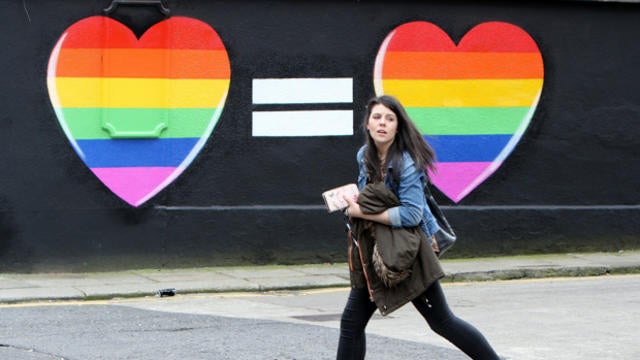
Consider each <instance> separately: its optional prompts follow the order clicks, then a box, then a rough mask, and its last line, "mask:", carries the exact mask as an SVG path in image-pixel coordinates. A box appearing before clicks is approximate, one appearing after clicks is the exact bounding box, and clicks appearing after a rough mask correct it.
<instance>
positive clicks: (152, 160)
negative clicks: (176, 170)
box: [77, 138, 199, 168]
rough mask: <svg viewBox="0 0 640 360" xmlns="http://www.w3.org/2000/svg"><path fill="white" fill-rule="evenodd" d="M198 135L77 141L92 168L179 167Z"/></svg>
mask: <svg viewBox="0 0 640 360" xmlns="http://www.w3.org/2000/svg"><path fill="white" fill-rule="evenodd" d="M198 140H199V138H171V139H115V140H77V142H78V146H79V148H80V149H81V150H82V152H83V153H84V159H83V160H84V162H85V164H86V165H87V166H88V167H90V168H101V167H136V166H173V167H175V166H178V165H180V164H181V163H182V162H183V161H184V159H185V158H186V157H187V155H188V154H189V153H190V152H191V150H192V149H193V147H194V146H195V144H196V143H197V142H198Z"/></svg>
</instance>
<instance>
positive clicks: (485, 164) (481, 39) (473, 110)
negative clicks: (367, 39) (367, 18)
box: [374, 21, 544, 203]
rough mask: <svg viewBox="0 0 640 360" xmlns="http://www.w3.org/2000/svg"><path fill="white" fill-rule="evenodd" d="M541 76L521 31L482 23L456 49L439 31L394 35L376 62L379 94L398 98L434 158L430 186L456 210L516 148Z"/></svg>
mask: <svg viewBox="0 0 640 360" xmlns="http://www.w3.org/2000/svg"><path fill="white" fill-rule="evenodd" d="M543 75H544V68H543V62H542V56H541V55H540V50H539V49H538V46H537V45H536V43H535V41H534V40H533V39H532V38H531V36H529V34H527V33H526V32H525V31H524V30H522V29H521V28H519V27H518V26H515V25H512V24H508V23H504V22H486V23H482V24H480V25H478V26H476V27H474V28H473V29H471V30H470V31H469V32H468V33H467V34H466V35H465V36H464V37H463V38H462V40H461V41H460V43H459V44H458V45H457V46H456V45H455V44H454V43H453V41H452V40H451V38H450V37H449V36H448V35H447V34H446V33H445V32H444V31H443V30H442V29H440V28H439V27H438V26H436V25H434V24H432V23H428V22H424V21H415V22H410V23H406V24H403V25H401V26H399V27H397V28H395V29H394V30H393V31H391V33H389V35H388V36H387V37H386V38H385V40H384V41H383V43H382V45H381V46H380V49H379V51H378V55H377V57H376V62H375V69H374V86H375V90H376V93H377V94H379V95H381V94H389V95H394V96H396V97H397V98H398V99H399V100H400V101H401V102H402V103H403V105H404V106H405V107H406V108H407V112H408V113H409V115H410V116H411V118H412V119H413V120H414V122H415V123H416V125H417V126H418V128H419V129H420V131H421V132H422V134H424V136H425V139H426V140H427V141H428V142H429V143H430V144H431V145H432V146H433V148H434V150H435V151H436V154H437V156H438V163H437V168H438V171H437V173H436V174H432V181H433V183H434V185H435V186H437V187H438V189H440V190H441V191H442V192H443V193H444V194H445V195H447V196H448V197H449V198H450V199H451V200H453V201H454V202H456V203H457V202H459V201H460V200H462V199H463V198H464V197H465V196H466V195H468V194H469V193H470V192H471V191H473V190H474V189H475V188H476V187H477V186H478V185H480V184H481V183H482V182H483V181H484V180H486V179H487V178H488V177H489V176H490V175H491V174H493V173H494V172H495V171H496V170H497V169H498V168H499V167H500V166H501V165H502V163H503V162H504V160H505V159H506V158H507V157H508V156H509V154H510V153H511V151H512V150H513V148H514V147H515V146H516V145H517V144H518V142H519V141H520V138H521V137H522V135H523V134H524V131H525V130H526V128H527V127H528V125H529V122H530V120H531V117H532V116H533V113H534V111H535V109H536V106H537V104H538V101H539V98H540V93H541V91H542V84H543V77H544V76H543Z"/></svg>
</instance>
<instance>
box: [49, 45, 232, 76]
mask: <svg viewBox="0 0 640 360" xmlns="http://www.w3.org/2000/svg"><path fill="white" fill-rule="evenodd" d="M230 73H231V68H230V65H229V58H228V57H227V53H226V51H224V50H174V49H74V48H72V49H67V48H63V49H62V50H61V51H60V55H59V57H58V67H57V69H56V76H58V77H132V78H170V79H228V78H229V76H230Z"/></svg>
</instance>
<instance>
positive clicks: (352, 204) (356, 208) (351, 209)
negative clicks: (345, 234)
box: [343, 195, 364, 218]
mask: <svg viewBox="0 0 640 360" xmlns="http://www.w3.org/2000/svg"><path fill="white" fill-rule="evenodd" d="M343 199H344V201H346V202H347V204H349V205H348V206H347V208H346V209H345V213H346V214H347V215H349V217H352V218H362V216H363V215H364V214H363V213H362V210H361V209H360V205H359V204H358V203H357V202H356V200H355V199H351V198H349V197H348V196H346V195H345V196H344V197H343Z"/></svg>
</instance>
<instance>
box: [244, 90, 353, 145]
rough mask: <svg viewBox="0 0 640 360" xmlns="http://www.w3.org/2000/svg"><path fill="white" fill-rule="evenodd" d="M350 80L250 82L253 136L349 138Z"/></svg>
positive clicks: (351, 126)
mask: <svg viewBox="0 0 640 360" xmlns="http://www.w3.org/2000/svg"><path fill="white" fill-rule="evenodd" d="M345 105H346V106H348V107H351V106H352V105H353V79H351V78H322V79H317V78H285V79H253V106H254V110H253V119H252V135H253V136H284V137H293V136H296V137H297V136H299V137H305V136H348V135H353V110H345V108H346V106H345Z"/></svg>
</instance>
